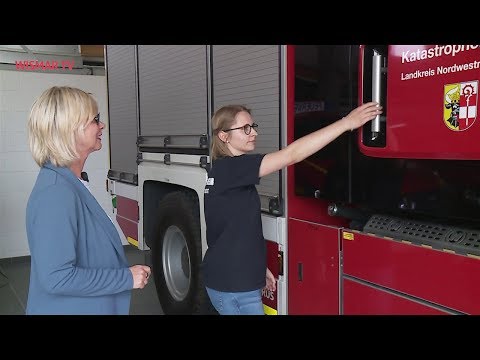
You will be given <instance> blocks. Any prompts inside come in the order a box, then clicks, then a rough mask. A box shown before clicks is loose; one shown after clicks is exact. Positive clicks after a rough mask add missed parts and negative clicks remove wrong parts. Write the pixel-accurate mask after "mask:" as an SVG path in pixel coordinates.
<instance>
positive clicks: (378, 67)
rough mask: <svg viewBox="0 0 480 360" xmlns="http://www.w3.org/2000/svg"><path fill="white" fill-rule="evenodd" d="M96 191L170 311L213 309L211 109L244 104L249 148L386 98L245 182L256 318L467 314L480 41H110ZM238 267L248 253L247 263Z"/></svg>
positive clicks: (478, 185)
mask: <svg viewBox="0 0 480 360" xmlns="http://www.w3.org/2000/svg"><path fill="white" fill-rule="evenodd" d="M106 67H107V84H108V108H109V131H110V171H109V173H108V181H107V183H108V190H109V191H110V193H111V194H112V197H113V200H114V208H115V209H114V212H115V213H116V218H117V221H118V223H119V225H120V226H121V228H122V230H123V231H124V233H125V235H126V237H127V239H128V241H129V242H130V243H131V244H132V245H134V246H137V247H138V248H139V249H142V250H143V249H150V251H151V256H152V264H153V272H154V279H155V285H156V289H157V293H158V297H159V300H160V303H161V305H162V308H163V310H164V312H165V313H167V314H177V313H196V312H205V311H208V310H209V308H210V307H209V302H208V298H207V296H206V293H205V290H204V287H203V284H202V279H201V273H200V271H199V269H200V264H201V261H202V256H203V254H204V252H205V250H206V239H205V234H206V232H205V221H204V211H203V191H204V187H205V181H206V169H207V168H208V167H209V166H214V163H213V164H211V161H210V157H209V143H210V136H211V128H210V124H209V119H210V118H211V116H212V114H213V112H214V111H215V110H216V109H217V108H219V107H220V106H222V105H226V104H230V103H238V104H245V105H247V106H248V107H250V108H252V110H253V117H254V119H255V122H256V123H258V124H259V136H258V137H257V148H256V150H255V151H256V152H260V153H266V152H270V151H274V150H278V149H281V148H283V147H285V146H287V145H288V144H289V143H291V142H293V141H294V140H295V139H297V138H299V137H301V136H303V135H305V134H308V133H310V132H312V131H314V130H317V129H319V128H321V127H324V126H326V125H328V124H330V123H331V122H333V121H335V120H337V119H339V118H341V117H342V116H345V115H346V114H348V112H349V111H350V110H352V109H353V108H354V107H356V106H357V105H358V104H360V103H363V102H368V101H371V100H375V101H378V102H380V103H381V104H382V106H383V107H384V112H383V114H382V115H381V116H379V117H378V118H376V119H375V120H373V121H372V122H371V123H368V124H366V125H365V126H364V127H363V128H361V129H359V130H357V131H354V132H350V133H345V134H343V135H342V136H340V137H339V138H338V139H336V140H335V141H334V142H332V143H331V144H329V145H328V146H326V147H325V148H324V149H322V150H321V151H319V152H318V153H316V154H314V155H312V156H311V157H309V158H308V159H306V160H304V161H302V162H301V163H298V164H296V165H294V166H291V167H289V168H288V169H286V170H284V171H279V172H278V173H276V174H272V175H270V176H267V177H265V178H262V180H261V182H260V185H258V192H259V194H260V198H261V207H262V224H263V232H264V237H265V239H266V241H267V248H268V264H269V268H270V269H271V270H272V272H273V273H274V275H275V276H276V277H277V279H278V286H277V290H276V291H275V292H274V293H271V292H270V291H264V292H263V299H264V308H265V312H266V313H267V314H480V287H477V286H476V285H475V284H476V279H478V278H480V223H479V220H478V219H479V218H480V162H479V160H480V141H479V140H478V139H480V123H479V121H476V118H477V101H478V81H479V78H480V69H479V67H480V49H479V47H478V45H408V46H407V45H365V46H358V45H338V46H337V45H319V46H317V45H298V46H294V45H281V46H280V45H264V46H263V45H245V46H243V45H159V46H151V45H112V46H110V45H109V46H106ZM245 261H246V262H248V259H245Z"/></svg>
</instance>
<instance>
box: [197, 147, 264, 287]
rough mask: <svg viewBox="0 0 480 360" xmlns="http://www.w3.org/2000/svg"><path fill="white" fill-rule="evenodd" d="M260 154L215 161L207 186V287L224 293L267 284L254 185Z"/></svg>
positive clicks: (205, 204)
mask: <svg viewBox="0 0 480 360" xmlns="http://www.w3.org/2000/svg"><path fill="white" fill-rule="evenodd" d="M263 157H264V154H246V155H241V156H234V157H224V158H220V159H217V160H215V161H214V162H213V164H212V168H211V170H210V171H209V173H208V179H207V185H206V186H205V203H204V206H205V221H206V224H207V244H208V249H207V252H206V253H205V256H204V259H203V265H202V267H203V276H204V281H205V285H206V286H207V287H209V288H212V289H215V290H218V291H224V292H241V291H251V290H256V289H261V288H263V287H264V286H265V271H266V266H267V264H266V244H265V239H264V238H263V231H262V219H261V211H260V198H259V196H258V192H257V188H256V187H255V185H256V184H258V183H259V182H260V178H259V177H258V173H259V170H260V164H261V162H262V159H263Z"/></svg>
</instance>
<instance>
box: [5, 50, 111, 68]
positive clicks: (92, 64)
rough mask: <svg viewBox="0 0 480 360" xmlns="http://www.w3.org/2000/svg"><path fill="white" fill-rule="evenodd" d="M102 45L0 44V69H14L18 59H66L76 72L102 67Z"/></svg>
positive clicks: (57, 60) (58, 61)
mask: <svg viewBox="0 0 480 360" xmlns="http://www.w3.org/2000/svg"><path fill="white" fill-rule="evenodd" d="M103 51H104V45H0V65H1V66H0V69H7V70H10V69H15V64H16V63H17V62H18V61H22V62H24V61H43V62H46V61H49V62H53V61H56V62H57V63H59V64H61V63H62V61H68V62H69V64H74V65H73V69H75V70H77V71H76V73H88V71H90V72H91V73H93V69H94V68H95V71H96V72H98V70H99V69H103V68H104V64H105V62H104V55H103Z"/></svg>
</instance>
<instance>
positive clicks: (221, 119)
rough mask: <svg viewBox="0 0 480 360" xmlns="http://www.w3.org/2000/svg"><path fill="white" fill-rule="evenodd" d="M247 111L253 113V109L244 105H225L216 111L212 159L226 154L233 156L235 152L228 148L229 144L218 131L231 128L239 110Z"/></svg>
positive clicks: (213, 122) (213, 126)
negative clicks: (220, 136)
mask: <svg viewBox="0 0 480 360" xmlns="http://www.w3.org/2000/svg"><path fill="white" fill-rule="evenodd" d="M242 111H246V112H247V113H249V114H250V115H252V111H251V110H250V109H249V108H247V107H246V106H244V105H225V106H223V107H221V108H220V109H218V110H217V111H215V114H213V117H212V129H213V139H212V149H211V150H212V151H211V156H212V160H215V159H218V158H220V157H224V156H233V154H232V153H231V152H230V150H228V146H227V144H225V143H224V142H223V141H222V140H220V138H219V137H218V133H219V132H220V131H222V130H227V129H230V128H231V127H232V126H233V124H234V123H235V117H236V116H237V114H238V113H239V112H242Z"/></svg>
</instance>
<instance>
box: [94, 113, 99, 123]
mask: <svg viewBox="0 0 480 360" xmlns="http://www.w3.org/2000/svg"><path fill="white" fill-rule="evenodd" d="M93 121H95V122H96V123H97V125H98V124H100V113H98V114H97V115H96V116H95V117H94V118H93Z"/></svg>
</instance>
